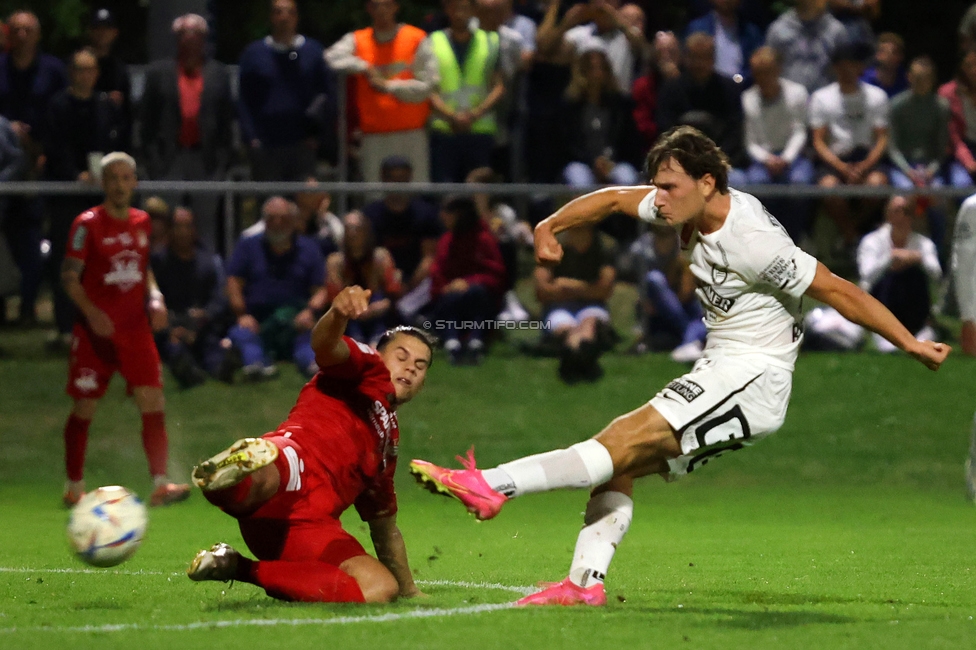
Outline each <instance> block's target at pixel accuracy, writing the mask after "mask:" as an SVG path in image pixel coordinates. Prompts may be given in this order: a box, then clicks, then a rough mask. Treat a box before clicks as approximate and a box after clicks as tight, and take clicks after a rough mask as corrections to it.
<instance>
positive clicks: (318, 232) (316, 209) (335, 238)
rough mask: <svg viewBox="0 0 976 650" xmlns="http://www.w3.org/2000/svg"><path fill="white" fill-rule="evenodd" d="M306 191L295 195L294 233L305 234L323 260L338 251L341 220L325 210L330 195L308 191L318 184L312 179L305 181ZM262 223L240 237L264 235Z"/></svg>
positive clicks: (250, 228) (246, 229)
mask: <svg viewBox="0 0 976 650" xmlns="http://www.w3.org/2000/svg"><path fill="white" fill-rule="evenodd" d="M305 185H307V186H309V189H308V191H305V192H298V193H296V194H295V205H297V206H298V234H300V235H308V236H309V237H311V238H312V239H314V240H315V241H317V242H318V244H319V248H321V249H322V257H323V259H324V258H326V257H328V256H329V255H331V254H332V253H335V252H336V251H338V250H341V249H342V234H343V232H342V220H341V219H340V218H339V217H337V216H336V215H335V214H333V213H332V212H330V211H329V207H330V206H331V205H332V196H331V195H329V193H328V192H316V191H313V190H312V189H311V188H313V187H315V186H316V185H318V181H317V180H316V179H315V178H314V177H309V178H306V179H305ZM264 230H265V221H264V219H258V220H257V221H256V222H255V223H253V224H251V225H250V226H248V227H247V228H245V229H244V232H242V233H241V237H251V236H254V235H260V234H262V233H264Z"/></svg>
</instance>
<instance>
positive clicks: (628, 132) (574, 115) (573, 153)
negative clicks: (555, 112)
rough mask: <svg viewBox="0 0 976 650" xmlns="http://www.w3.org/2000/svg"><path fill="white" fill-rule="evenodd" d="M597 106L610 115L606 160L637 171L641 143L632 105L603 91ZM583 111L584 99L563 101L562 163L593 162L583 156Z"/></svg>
mask: <svg viewBox="0 0 976 650" xmlns="http://www.w3.org/2000/svg"><path fill="white" fill-rule="evenodd" d="M600 104H601V106H603V107H605V108H607V109H608V110H609V114H610V128H609V132H608V134H607V136H608V140H609V143H608V144H609V148H610V149H611V155H610V156H609V158H610V159H611V160H613V161H614V162H627V163H630V164H632V165H634V166H635V167H637V168H638V169H640V167H641V160H640V157H641V140H640V135H639V134H638V132H637V127H636V126H635V125H634V116H633V102H632V101H631V99H630V98H629V97H626V96H624V95H622V94H620V93H617V92H607V93H604V94H603V96H602V97H601V98H600ZM585 108H586V100H585V99H577V100H571V99H565V100H563V103H562V107H561V114H560V116H559V123H560V124H561V125H562V128H563V133H562V137H561V138H560V141H561V143H562V147H563V157H564V164H566V163H570V162H581V163H585V164H587V165H591V164H593V161H594V160H595V158H593V157H592V156H588V155H587V154H586V138H585V133H586V130H587V126H586V125H585V124H583V121H584V110H585Z"/></svg>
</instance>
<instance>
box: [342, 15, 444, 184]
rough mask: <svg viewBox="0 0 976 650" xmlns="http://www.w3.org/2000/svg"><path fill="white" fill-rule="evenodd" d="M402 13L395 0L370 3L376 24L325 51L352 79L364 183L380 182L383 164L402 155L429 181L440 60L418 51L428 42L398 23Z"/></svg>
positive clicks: (419, 31) (423, 35)
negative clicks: (433, 101)
mask: <svg viewBox="0 0 976 650" xmlns="http://www.w3.org/2000/svg"><path fill="white" fill-rule="evenodd" d="M399 8H400V3H399V2H398V1H397V0H367V1H366V11H367V12H368V13H369V16H370V19H371V21H372V24H371V25H370V26H369V27H367V28H365V29H360V30H357V31H355V32H350V33H348V34H346V35H345V36H343V37H342V38H341V39H340V40H339V41H338V42H336V43H335V44H334V45H332V46H331V47H330V48H329V49H328V50H326V52H325V60H326V62H328V64H329V66H330V67H331V68H332V69H333V70H335V71H336V72H341V73H345V74H349V75H351V77H350V81H351V83H352V93H353V95H354V98H355V105H356V110H357V112H358V120H357V121H358V124H359V129H360V130H361V131H362V138H361V140H360V169H361V170H362V175H363V180H364V181H366V182H376V181H379V180H380V166H381V163H382V161H383V159H384V158H386V157H387V156H389V155H392V154H394V153H398V152H403V155H405V156H407V157H409V158H410V161H411V163H412V164H413V167H414V168H415V169H416V170H417V171H418V174H417V180H418V181H420V182H427V181H428V180H429V178H428V172H429V169H430V152H429V150H428V143H427V132H426V125H427V118H428V117H429V115H430V102H429V101H428V98H429V97H430V94H431V92H433V89H434V86H435V85H436V84H437V82H438V76H439V71H438V69H437V59H435V58H434V55H433V53H432V52H431V51H430V48H429V47H425V48H420V47H419V46H420V44H421V43H422V42H423V41H424V39H425V38H426V37H427V34H426V33H425V32H424V31H423V30H422V29H419V28H417V27H414V26H413V25H404V24H403V23H398V22H397V19H396V15H397V11H398V10H399Z"/></svg>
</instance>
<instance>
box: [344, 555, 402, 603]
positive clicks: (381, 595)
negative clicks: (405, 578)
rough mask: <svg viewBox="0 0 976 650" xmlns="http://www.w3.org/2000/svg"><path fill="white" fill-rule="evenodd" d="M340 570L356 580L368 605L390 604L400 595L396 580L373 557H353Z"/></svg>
mask: <svg viewBox="0 0 976 650" xmlns="http://www.w3.org/2000/svg"><path fill="white" fill-rule="evenodd" d="M339 569H340V570H341V571H343V572H345V573H348V574H349V575H351V576H352V577H353V578H354V579H355V580H356V582H357V583H358V584H359V588H360V590H362V592H363V600H364V601H365V602H367V603H389V602H392V601H394V600H396V597H397V596H398V595H399V593H400V584H399V583H398V582H397V581H396V578H394V577H393V574H392V573H390V570H389V569H387V568H386V567H385V566H383V563H382V562H380V561H379V560H377V559H376V558H375V557H373V556H372V555H357V556H356V557H351V558H349V559H348V560H346V561H345V562H343V563H342V564H340V565H339Z"/></svg>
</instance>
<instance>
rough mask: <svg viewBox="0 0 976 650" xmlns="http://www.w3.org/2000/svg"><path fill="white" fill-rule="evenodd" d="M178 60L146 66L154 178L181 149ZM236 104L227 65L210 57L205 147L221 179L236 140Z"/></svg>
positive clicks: (147, 150)
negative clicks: (233, 137) (233, 133)
mask: <svg viewBox="0 0 976 650" xmlns="http://www.w3.org/2000/svg"><path fill="white" fill-rule="evenodd" d="M177 84H178V81H177V71H176V61H175V60H173V59H166V60H163V61H155V62H154V63H151V64H150V65H149V68H148V69H147V70H146V90H145V93H144V94H143V96H142V113H141V114H142V120H141V128H140V136H141V138H140V139H141V141H142V146H143V150H144V155H145V158H146V163H147V165H148V167H149V177H150V178H161V177H162V176H163V175H165V174H166V171H167V170H168V169H169V167H170V165H171V164H172V162H173V158H174V157H175V156H176V154H177V153H178V151H179V146H180V144H179V139H180V126H181V122H182V117H181V116H180V91H179V88H178V85H177ZM233 119H234V104H233V101H232V99H231V92H230V73H229V71H228V70H227V66H225V65H224V64H223V63H219V62H217V61H207V63H206V64H204V66H203V94H202V95H201V97H200V117H199V122H200V148H201V151H202V153H203V159H204V164H205V165H206V170H207V173H208V174H211V175H213V176H214V177H215V178H219V177H220V176H221V175H222V174H223V172H224V171H225V170H226V169H227V163H228V159H229V157H230V148H231V144H232V131H231V125H232V121H233Z"/></svg>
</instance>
